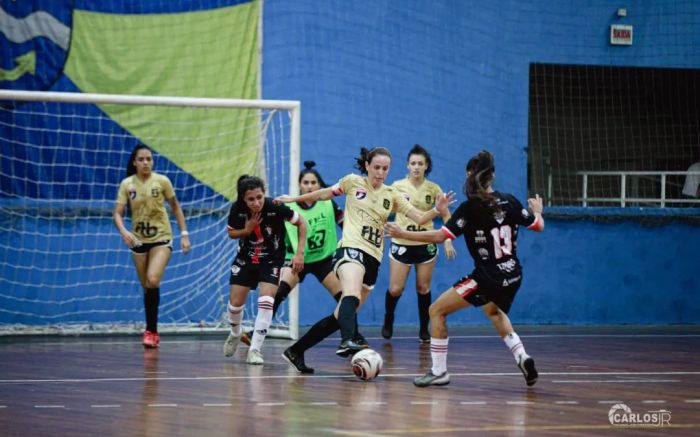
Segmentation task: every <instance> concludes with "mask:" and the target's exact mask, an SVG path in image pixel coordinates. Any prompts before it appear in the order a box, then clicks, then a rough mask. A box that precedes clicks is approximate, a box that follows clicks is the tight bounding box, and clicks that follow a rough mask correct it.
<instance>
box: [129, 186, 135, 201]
mask: <svg viewBox="0 0 700 437" xmlns="http://www.w3.org/2000/svg"><path fill="white" fill-rule="evenodd" d="M128 191H129V199H131V200H134V199H136V188H135V187H134V186H133V185H130V186H129V188H128Z"/></svg>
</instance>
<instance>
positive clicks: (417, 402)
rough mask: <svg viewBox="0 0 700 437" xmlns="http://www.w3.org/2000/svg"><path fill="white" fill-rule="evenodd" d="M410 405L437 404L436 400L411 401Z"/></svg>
mask: <svg viewBox="0 0 700 437" xmlns="http://www.w3.org/2000/svg"><path fill="white" fill-rule="evenodd" d="M411 405H438V401H411Z"/></svg>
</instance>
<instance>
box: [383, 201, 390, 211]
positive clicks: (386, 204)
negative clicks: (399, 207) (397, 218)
mask: <svg viewBox="0 0 700 437" xmlns="http://www.w3.org/2000/svg"><path fill="white" fill-rule="evenodd" d="M383 205H384V209H389V207H390V206H391V202H389V199H384V203H383Z"/></svg>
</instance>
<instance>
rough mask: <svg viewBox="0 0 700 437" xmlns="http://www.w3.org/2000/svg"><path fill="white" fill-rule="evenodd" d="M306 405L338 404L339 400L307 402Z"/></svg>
mask: <svg viewBox="0 0 700 437" xmlns="http://www.w3.org/2000/svg"><path fill="white" fill-rule="evenodd" d="M305 404H306V405H315V406H318V405H338V403H337V402H335V401H332V402H305Z"/></svg>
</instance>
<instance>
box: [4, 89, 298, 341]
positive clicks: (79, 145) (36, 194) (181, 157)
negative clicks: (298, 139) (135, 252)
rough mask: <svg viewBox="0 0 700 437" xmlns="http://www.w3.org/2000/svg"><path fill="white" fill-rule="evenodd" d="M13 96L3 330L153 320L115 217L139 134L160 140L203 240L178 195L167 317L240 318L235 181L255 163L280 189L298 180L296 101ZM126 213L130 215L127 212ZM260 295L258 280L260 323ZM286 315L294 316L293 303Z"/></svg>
mask: <svg viewBox="0 0 700 437" xmlns="http://www.w3.org/2000/svg"><path fill="white" fill-rule="evenodd" d="M4 103H5V105H3V107H2V108H0V147H1V148H2V151H3V153H2V165H1V166H0V171H1V176H2V177H1V181H2V182H1V185H0V331H2V332H3V333H12V332H19V333H25V332H37V331H38V332H56V331H58V332H71V331H82V332H86V331H88V332H101V331H109V332H115V331H128V332H131V331H137V330H140V329H142V328H143V320H144V316H143V303H142V290H141V287H140V284H139V282H138V278H137V275H136V271H135V268H134V266H133V263H132V260H131V255H130V252H129V250H128V249H127V248H126V247H125V245H124V243H123V242H122V241H121V237H120V236H119V233H118V232H117V230H116V229H115V226H114V223H113V220H112V210H113V208H114V205H115V200H116V194H117V188H118V186H119V182H120V181H121V180H122V179H123V178H124V176H125V169H126V163H127V161H128V159H129V155H130V153H131V150H132V149H133V147H134V146H135V145H136V144H137V143H138V142H143V143H145V144H147V145H148V146H150V147H151V148H152V149H153V151H154V161H155V171H157V172H158V173H161V174H164V175H166V176H167V177H168V178H169V179H170V180H171V181H172V183H173V186H174V188H175V193H176V196H177V197H178V200H179V202H180V204H181V206H182V208H183V211H184V214H185V217H186V220H187V225H188V228H189V232H190V239H191V242H192V250H191V252H190V253H188V254H183V253H182V252H181V251H180V248H179V247H180V246H179V245H180V241H179V237H178V235H179V231H178V227H177V224H176V223H175V221H174V217H173V215H172V212H171V211H170V208H169V206H168V207H167V209H168V212H169V215H170V217H171V224H172V227H173V231H174V235H175V236H176V237H175V241H174V254H173V256H172V258H171V260H170V262H169V265H168V266H167V268H166V270H165V275H164V277H163V279H162V281H161V305H160V314H159V321H160V323H161V326H162V327H163V328H164V330H165V331H168V330H178V331H182V330H188V329H197V330H199V329H201V328H202V327H205V328H212V329H218V328H222V327H225V326H227V324H226V323H225V318H224V310H225V302H226V300H227V298H228V275H229V268H230V263H231V261H232V259H233V256H234V254H235V250H236V245H237V240H231V239H229V238H228V236H227V234H226V231H225V229H226V224H227V218H228V210H229V208H230V205H231V201H232V200H235V196H236V193H235V186H236V180H237V179H238V177H239V176H240V175H241V174H256V175H259V176H261V177H263V178H264V179H265V180H266V182H267V185H268V195H271V196H275V195H279V194H282V193H287V192H289V170H288V169H289V162H290V155H289V154H290V123H291V114H290V112H289V111H286V110H263V109H239V108H234V109H210V108H201V107H157V106H140V105H103V106H97V105H92V104H76V103H50V102H36V103H20V102H4ZM115 120H118V121H119V122H116V121H115ZM133 132H138V133H139V135H138V138H137V137H136V136H135V135H134V134H133ZM166 205H167V202H166ZM125 218H126V224H127V226H128V227H130V225H131V223H130V219H129V214H128V211H127V214H126V217H125ZM256 306H257V297H256V293H250V295H249V299H248V303H247V305H246V310H245V317H244V319H245V320H246V321H247V323H252V322H251V321H252V319H253V317H254V316H255V314H256ZM275 324H276V325H277V326H278V327H280V328H282V329H285V328H286V327H287V326H288V324H289V320H288V312H287V311H286V307H283V308H282V309H281V311H280V312H279V314H278V316H277V319H276V321H275Z"/></svg>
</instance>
